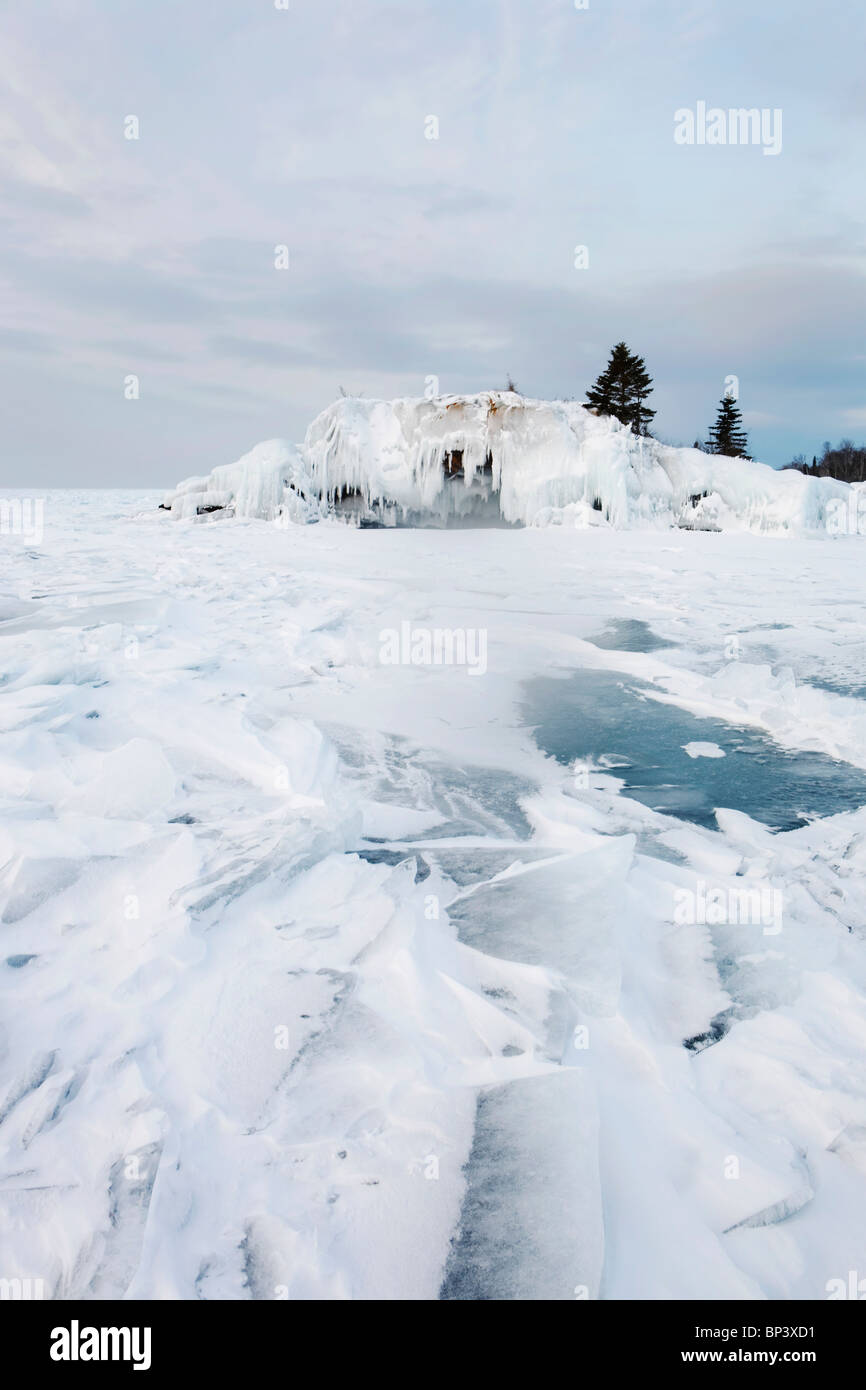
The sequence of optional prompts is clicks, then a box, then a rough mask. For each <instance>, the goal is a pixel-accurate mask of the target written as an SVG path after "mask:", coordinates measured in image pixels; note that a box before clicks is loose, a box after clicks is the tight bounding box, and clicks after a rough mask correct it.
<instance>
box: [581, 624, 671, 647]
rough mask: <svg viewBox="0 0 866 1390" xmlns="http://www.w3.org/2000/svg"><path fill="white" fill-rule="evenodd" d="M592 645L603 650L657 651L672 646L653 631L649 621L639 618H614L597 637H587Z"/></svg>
mask: <svg viewBox="0 0 866 1390" xmlns="http://www.w3.org/2000/svg"><path fill="white" fill-rule="evenodd" d="M586 640H587V641H588V642H591V643H592V645H593V646H594V647H601V648H602V649H603V650H604V651H616V652H657V651H659V650H660V649H661V648H662V647H672V646H673V645H674V644H673V642H666V641H665V640H664V638H663V637H659V636H657V634H656V633H654V632H653V630H652V628H651V627H650V625H649V623H645V622H643V621H642V620H641V619H640V618H614V619H612V620H611V621H610V622H609V623H608V625H607V627H606V628H605V630H604V632H602V633H600V634H599V635H598V636H597V637H587V639H586Z"/></svg>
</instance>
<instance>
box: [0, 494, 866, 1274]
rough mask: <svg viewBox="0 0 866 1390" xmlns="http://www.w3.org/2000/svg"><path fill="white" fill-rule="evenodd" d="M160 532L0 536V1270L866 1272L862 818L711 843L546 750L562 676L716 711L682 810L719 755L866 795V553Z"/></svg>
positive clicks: (689, 747) (67, 512) (747, 543)
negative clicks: (735, 740)
mask: <svg viewBox="0 0 866 1390" xmlns="http://www.w3.org/2000/svg"><path fill="white" fill-rule="evenodd" d="M158 500H159V499H158V498H157V497H151V496H145V495H141V496H133V495H131V494H125V495H124V494H116V493H115V494H112V493H93V494H73V493H55V494H52V495H51V496H50V497H48V498H47V500H46V507H45V520H44V535H43V537H42V539H41V543H38V544H37V543H35V542H34V541H33V540H27V539H26V538H24V537H19V536H9V535H5V536H4V537H3V540H2V552H0V563H2V587H0V593H2V598H0V637H2V647H0V650H2V656H3V662H2V670H3V673H4V674H3V683H2V700H0V719H2V731H3V742H2V752H0V759H2V771H3V792H2V798H3V805H2V811H3V814H2V830H0V834H2V856H0V863H2V884H3V889H2V922H0V930H2V942H3V950H2V955H0V989H2V995H3V1007H2V1019H3V1023H2V1033H0V1251H2V1256H0V1276H2V1277H4V1278H12V1277H21V1278H31V1279H33V1278H42V1279H43V1280H44V1281H45V1289H46V1294H51V1295H53V1296H54V1297H58V1298H72V1297H90V1298H110V1297H120V1296H123V1295H126V1296H129V1297H132V1298H148V1299H152V1298H195V1297H200V1298H205V1299H235V1298H256V1299H274V1298H290V1299H311V1298H325V1299H332V1298H333V1299H344V1298H355V1299H370V1298H385V1299H434V1298H437V1297H439V1296H440V1295H441V1296H442V1297H446V1298H477V1297H481V1298H499V1297H505V1298H533V1297H536V1298H539V1297H549V1298H554V1299H562V1300H568V1299H574V1298H582V1297H591V1298H597V1297H600V1298H712V1297H720V1298H754V1299H760V1298H783V1299H784V1298H807V1299H823V1298H826V1297H827V1296H828V1283H829V1282H830V1281H832V1280H834V1279H838V1280H840V1281H844V1282H845V1283H846V1285H847V1281H848V1280H849V1274H850V1271H852V1270H853V1271H858V1270H859V1273H860V1277H864V1276H866V1269H864V1268H863V1260H864V1254H863V1252H864V1249H866V941H864V933H866V927H864V923H866V881H864V870H866V808H864V809H855V810H848V811H846V812H845V813H843V814H839V815H835V816H829V817H824V818H823V819H821V820H813V821H811V823H804V824H803V825H802V827H801V828H799V829H795V830H790V831H787V832H784V833H776V832H774V831H773V829H772V828H771V822H772V815H773V812H772V811H771V812H769V813H767V814H765V815H764V819H763V821H762V820H759V819H752V818H751V817H750V815H749V814H748V813H747V811H744V810H743V809H739V810H733V809H730V808H728V809H725V808H720V809H719V810H718V816H717V824H716V827H715V828H712V827H708V826H707V825H706V824H702V823H700V822H699V820H698V819H695V818H689V816H688V815H687V814H682V815H676V816H674V815H669V814H664V813H662V812H660V811H658V810H656V809H654V808H653V805H652V804H647V801H646V800H640V799H632V798H631V797H629V796H628V795H627V794H625V793H624V791H623V782H622V780H620V779H618V778H617V775H616V774H617V767H618V764H619V761H620V757H619V755H620V752H621V750H620V749H619V748H618V747H617V746H614V744H613V742H612V746H611V747H610V749H609V755H607V756H601V757H599V756H598V755H597V754H596V756H594V758H593V759H592V761H591V762H589V761H587V762H583V763H581V762H580V760H578V762H577V764H576V765H569V764H568V760H567V759H565V758H564V759H563V760H558V759H557V758H554V757H552V756H549V755H547V754H545V753H544V752H542V751H541V748H540V747H539V744H538V743H536V741H535V738H534V736H533V729H532V727H530V723H529V720H530V714H529V711H530V710H531V709H532V708H534V707H535V706H534V704H533V701H536V703H537V696H536V695H533V690H536V691H537V690H538V688H539V687H538V686H537V682H538V681H539V680H542V681H544V688H545V690H547V691H548V695H547V696H546V697H545V698H549V683H550V681H551V679H555V680H556V681H557V682H558V683H559V685H560V686H561V689H562V692H563V697H562V698H563V702H565V701H566V698H569V699H570V698H571V696H570V695H567V692H569V691H570V690H571V689H572V685H571V682H572V681H573V680H574V679H575V673H578V674H579V673H584V674H585V673H588V672H606V673H611V674H610V679H609V681H608V682H607V684H606V686H605V689H606V690H608V691H609V692H610V693H609V695H608V697H607V698H608V699H609V700H610V702H611V713H612V714H613V712H614V710H613V706H614V704H615V703H616V702H617V701H620V700H622V701H626V700H630V701H643V702H646V701H653V702H655V703H656V704H658V703H659V702H661V707H662V708H667V709H669V710H670V711H671V712H672V717H673V712H674V711H676V712H678V717H679V716H682V714H683V711H688V712H690V713H691V714H692V715H695V716H700V718H699V719H698V720H694V721H692V723H694V726H695V727H694V729H692V725H691V724H689V732H688V733H687V734H685V735H683V736H680V735H679V734H678V735H677V742H676V749H677V756H678V758H679V759H680V761H677V762H675V763H674V762H672V763H671V766H672V767H674V768H675V773H674V774H673V776H674V780H676V777H678V776H679V775H680V773H679V769H680V766H681V764H682V766H683V767H687V768H688V775H689V777H691V778H696V779H700V778H701V777H709V776H710V775H721V773H720V769H725V768H726V767H727V766H728V765H729V764H731V761H732V757H733V754H732V753H731V752H730V751H726V747H725V746H724V745H723V743H722V741H721V736H720V735H719V734H718V729H719V722H720V721H729V722H730V721H732V722H733V723H735V724H737V725H742V726H748V727H749V729H750V730H751V731H752V732H754V731H755V730H757V731H763V733H764V734H765V735H767V736H768V737H767V738H765V739H764V740H763V742H761V743H760V744H759V743H758V742H757V741H756V740H752V741H751V742H745V743H744V747H745V748H746V749H747V750H748V749H755V750H758V751H756V752H755V754H754V761H755V767H756V771H755V773H754V782H755V784H756V785H757V784H759V783H760V782H761V779H762V776H763V769H765V768H766V769H769V770H771V769H772V760H773V757H774V756H775V755H776V754H778V757H779V758H782V757H783V756H787V755H789V754H790V753H791V752H792V751H795V752H796V751H799V752H802V753H803V754H808V755H809V757H810V758H813V759H814V760H815V763H814V765H815V767H816V768H820V770H821V775H822V777H823V779H824V782H825V786H824V791H825V793H828V794H829V795H830V798H831V800H832V794H833V789H834V787H835V785H836V781H835V779H836V778H837V777H838V779H839V784H840V786H841V785H842V782H843V781H844V780H845V777H847V778H848V779H849V780H848V783H846V785H847V786H848V787H849V791H850V785H852V784H851V782H850V779H851V777H856V776H857V775H859V770H862V769H866V703H864V700H863V698H862V695H863V656H864V650H866V607H864V579H863V575H864V567H863V555H864V550H863V542H862V540H860V539H859V538H857V537H851V538H841V539H836V540H831V539H828V538H826V537H823V538H821V537H818V536H814V537H812V538H801V539H795V538H792V537H787V538H784V539H771V538H767V537H760V536H754V535H749V534H739V535H738V534H708V533H692V532H686V531H652V530H646V531H630V532H620V531H613V530H607V529H604V530H602V529H588V530H583V531H581V530H575V529H573V528H570V527H565V526H563V527H557V528H548V529H544V530H533V529H527V530H467V531H412V530H388V529H386V530H373V531H370V530H357V529H353V528H349V527H345V526H341V525H339V524H336V523H334V524H320V525H316V526H299V527H289V528H281V527H279V526H275V525H270V524H268V523H266V522H264V521H240V520H229V521H225V522H219V523H214V524H201V523H199V524H195V523H186V522H181V523H180V524H179V525H178V524H174V523H173V522H171V521H170V520H169V519H168V518H167V516H166V514H165V512H161V513H160V512H158V511H156V510H155V507H156V503H157V501H158ZM446 631H447V632H448V633H450V634H451V635H450V636H449V637H448V638H445V637H444V636H443V633H445V632H446ZM635 634H638V636H637V638H635ZM641 634H642V635H643V636H641ZM644 638H649V639H651V640H644ZM593 639H597V640H593ZM437 653H438V656H439V660H438V661H437V660H436V655H437ZM413 656H414V657H415V658H416V659H417V661H418V662H419V663H421V664H414V663H413V660H412V658H413ZM534 683H536V684H534ZM633 691H637V694H633V693H632V692H633ZM846 692H847V693H846ZM569 708H570V706H568V705H566V704H565V703H563V704H562V706H561V708H560V710H559V715H560V718H562V717H564V716H563V711H565V714H566V715H567V712H568V709H569ZM596 713H597V711H596ZM579 720H580V715H579V707H578V706H575V714H574V721H575V743H579V742H580V732H581V731H580V728H579V727H578V725H579ZM704 723H706V726H707V727H706V728H704V727H703V725H704ZM702 734H703V736H702ZM539 737H540V736H539ZM774 750H775V751H774ZM720 752H726V756H725V757H723V758H722V757H719V753H720ZM645 753H646V760H647V763H648V764H651V763H652V762H653V758H654V757H656V758H658V756H660V755H658V754H657V752H656V750H654V749H653V747H647V748H646V750H645ZM737 756H740V757H745V756H746V754H745V753H743V752H740V753H739V754H737ZM832 759H837V760H841V764H840V763H839V762H833V761H831V760H832ZM843 774H844V776H843ZM853 785H855V787H856V782H855V783H854V784H853ZM668 791H670V788H668ZM674 791H676V788H674ZM671 794H673V793H671ZM649 802H650V803H651V802H652V797H651V796H650V797H649ZM864 802H866V796H864ZM840 804H846V805H849V804H851V803H850V795H849V797H848V800H847V801H846V802H844V803H840ZM792 809H793V812H794V819H796V811H797V808H792V807H790V806H781V805H779V806H778V811H779V821H780V822H784V823H789V819H790V816H791V813H792ZM833 1287H836V1286H834V1285H831V1288H833Z"/></svg>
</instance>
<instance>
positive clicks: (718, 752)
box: [683, 741, 725, 758]
mask: <svg viewBox="0 0 866 1390" xmlns="http://www.w3.org/2000/svg"><path fill="white" fill-rule="evenodd" d="M683 752H684V753H688V755H689V757H690V758H723V757H724V756H725V750H724V749H723V748H720V747H719V745H718V744H717V743H701V742H700V741H694V742H692V743H684V744H683Z"/></svg>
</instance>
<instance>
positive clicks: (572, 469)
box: [163, 391, 852, 532]
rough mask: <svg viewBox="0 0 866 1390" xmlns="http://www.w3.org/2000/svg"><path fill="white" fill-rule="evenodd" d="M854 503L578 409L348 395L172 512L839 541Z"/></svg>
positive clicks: (199, 481)
mask: <svg viewBox="0 0 866 1390" xmlns="http://www.w3.org/2000/svg"><path fill="white" fill-rule="evenodd" d="M851 493H852V489H851V488H850V487H849V486H848V484H846V483H841V482H837V481H836V480H835V479H832V478H811V477H806V476H805V475H804V474H802V473H798V472H794V471H787V472H777V471H776V470H775V469H772V468H769V467H767V466H766V465H765V464H761V463H753V462H749V461H746V460H744V459H730V458H723V457H720V456H718V455H712V454H704V453H702V452H701V451H700V450H698V449H678V448H672V447H670V446H668V445H664V444H660V443H658V441H656V440H654V439H646V438H639V437H637V436H635V435H634V434H633V433H632V432H631V430H630V429H628V428H627V427H626V426H624V425H621V424H620V423H619V421H617V420H615V419H612V418H610V417H600V416H597V415H595V414H594V413H593V412H592V411H590V410H587V409H586V408H585V407H584V406H582V405H578V404H576V403H575V402H571V401H536V400H529V399H527V398H525V397H523V396H519V395H517V394H515V393H514V392H509V391H492V392H484V393H482V394H480V395H475V396H440V397H436V398H435V399H432V400H429V399H426V398H418V399H415V398H407V399H403V400H395V401H375V400H361V399H356V398H351V397H347V398H344V399H342V400H339V401H336V402H335V403H334V404H333V405H331V406H329V407H328V408H327V410H324V411H323V412H322V413H321V415H319V416H318V417H317V418H316V419H315V420H314V421H313V423H312V424H311V425H310V427H309V429H308V430H307V435H306V439H305V441H304V443H303V445H301V446H298V447H296V446H294V445H291V444H287V443H286V442H285V441H283V440H269V441H267V442H266V443H263V444H259V445H257V446H256V447H255V448H254V449H252V450H251V451H250V452H249V453H248V454H245V455H244V457H243V458H241V459H239V460H238V462H237V463H234V464H227V465H222V466H221V467H218V468H215V469H214V471H213V472H212V473H211V474H210V475H209V477H206V478H190V479H188V480H187V481H186V482H183V483H181V484H180V485H179V486H178V488H177V489H176V490H175V491H174V492H173V493H170V494H169V495H168V496H167V497H166V499H165V501H164V503H163V506H164V507H165V508H166V509H167V510H169V511H170V512H171V514H172V516H175V517H182V518H189V517H193V518H194V517H201V516H213V515H234V516H238V517H259V518H263V519H265V520H280V521H283V522H286V523H290V522H309V521H317V520H319V519H323V518H325V517H327V516H332V515H333V516H339V517H341V518H342V519H344V520H348V521H352V522H355V523H356V524H360V525H391V526H396V525H434V526H445V525H460V524H464V525H467V524H468V525H479V524H495V525H502V524H513V525H523V526H545V525H551V524H558V525H561V524H568V525H575V526H590V525H599V524H602V525H604V524H607V525H611V526H615V527H620V528H627V527H653V528H665V527H672V526H680V527H686V528H689V529H699V530H727V529H735V530H755V531H776V532H780V531H800V530H804V529H813V530H827V531H834V530H840V529H844V527H843V526H842V525H840V518H844V517H845V516H846V515H847V514H848V511H849V510H850V497H851Z"/></svg>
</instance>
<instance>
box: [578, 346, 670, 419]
mask: <svg viewBox="0 0 866 1390" xmlns="http://www.w3.org/2000/svg"><path fill="white" fill-rule="evenodd" d="M651 392H652V377H651V376H650V374H649V372H648V371H647V370H646V366H645V365H644V360H643V358H642V357H638V355H637V353H634V352H629V350H628V346H627V345H626V344H625V343H617V344H616V347H614V348H612V349H611V354H610V360H609V362H608V364H607V366H606V367H605V369H604V371H603V372H602V373H601V376H600V377H599V378H598V380H597V381H596V383H595V385H594V386H591V387H590V389H589V390H588V391H587V393H586V403H587V405H590V406H592V407H593V408H594V409H595V410H597V411H598V413H599V415H614V416H616V418H617V420H619V421H621V423H622V424H624V425H630V426H631V428H632V429H633V430H634V432H635V434H646V433H647V427H648V425H649V423H650V421H651V420H652V418H653V416H654V415H655V411H654V410H650V408H649V406H648V405H645V404H644V402H645V400H646V398H647V396H649V395H650V393H651Z"/></svg>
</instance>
